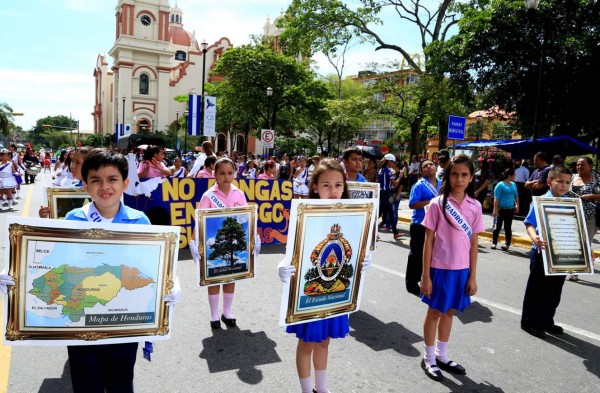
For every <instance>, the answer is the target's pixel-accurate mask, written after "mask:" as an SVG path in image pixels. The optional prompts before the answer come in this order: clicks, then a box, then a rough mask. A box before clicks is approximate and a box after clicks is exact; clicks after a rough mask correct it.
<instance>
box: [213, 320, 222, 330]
mask: <svg viewBox="0 0 600 393" xmlns="http://www.w3.org/2000/svg"><path fill="white" fill-rule="evenodd" d="M210 327H211V329H221V321H218V320H217V321H210Z"/></svg>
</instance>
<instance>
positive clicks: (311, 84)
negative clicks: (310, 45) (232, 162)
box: [207, 43, 329, 137]
mask: <svg viewBox="0 0 600 393" xmlns="http://www.w3.org/2000/svg"><path fill="white" fill-rule="evenodd" d="M213 72H214V73H215V74H218V75H221V76H222V77H223V80H222V81H220V82H217V83H215V84H214V87H210V88H207V91H210V92H211V93H212V94H214V95H216V96H217V110H218V111H219V116H217V118H219V117H223V118H224V119H225V123H219V124H221V126H222V127H232V126H236V127H238V128H242V129H243V130H245V132H246V134H247V135H248V133H249V132H250V130H252V129H257V128H262V127H265V128H266V127H267V126H269V127H271V128H273V126H275V127H274V128H275V129H276V132H277V134H278V135H279V136H288V137H289V136H292V135H293V133H294V131H295V130H302V129H304V125H305V124H306V121H307V120H308V119H309V118H310V117H311V116H312V115H313V114H314V113H317V112H318V111H320V110H321V109H322V108H323V107H324V99H326V98H328V97H329V93H328V92H327V88H326V86H325V85H324V84H323V82H321V81H317V80H315V78H314V75H313V74H312V73H311V72H310V70H309V69H308V67H306V65H305V64H303V63H299V62H297V61H296V59H294V58H293V57H289V56H284V55H281V54H278V53H276V52H275V51H274V49H273V48H272V47H270V46H269V45H267V44H262V43H256V44H252V45H243V46H240V47H237V48H233V49H230V50H228V51H226V52H225V53H224V54H223V56H222V57H221V59H219V61H218V62H217V64H216V66H215V68H214V70H213ZM207 87H208V86H207ZM268 87H270V88H271V89H272V90H273V94H272V96H271V97H270V98H269V97H268V96H267V88H268ZM218 121H219V120H218Z"/></svg>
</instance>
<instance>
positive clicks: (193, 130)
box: [188, 94, 202, 136]
mask: <svg viewBox="0 0 600 393" xmlns="http://www.w3.org/2000/svg"><path fill="white" fill-rule="evenodd" d="M188 112H189V114H188V135H195V136H200V135H202V130H201V129H200V124H201V121H202V117H201V116H202V97H201V96H200V95H198V94H190V96H189V98H188Z"/></svg>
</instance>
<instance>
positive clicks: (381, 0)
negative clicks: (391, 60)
mask: <svg viewBox="0 0 600 393" xmlns="http://www.w3.org/2000/svg"><path fill="white" fill-rule="evenodd" d="M424 3H425V2H424V1H422V0H414V1H411V2H410V3H404V2H398V1H396V0H378V1H377V0H358V1H357V2H354V3H353V4H352V5H348V4H347V3H345V2H342V1H340V0H293V1H292V3H291V5H290V6H289V7H288V9H287V11H286V14H285V17H284V18H282V19H281V22H280V26H281V27H284V28H285V32H284V35H283V37H282V41H283V46H284V48H285V49H286V50H288V51H290V53H302V54H304V55H312V54H313V53H315V52H323V53H329V52H330V51H331V49H332V48H335V47H339V46H342V45H344V44H345V43H347V42H348V41H349V40H350V39H351V38H352V37H356V38H358V39H359V40H360V41H362V42H370V43H372V44H373V45H374V46H375V50H384V49H385V50H392V51H395V52H397V53H398V54H399V55H400V56H402V58H403V59H404V61H405V62H406V63H407V64H408V66H409V67H410V69H411V70H412V71H413V72H415V73H416V74H417V75H422V76H424V75H432V73H431V72H430V71H429V70H428V68H427V62H428V51H427V48H428V46H429V45H431V44H432V43H435V42H439V41H444V40H445V39H446V37H447V35H448V34H449V30H450V29H451V27H452V26H454V25H455V24H456V23H457V19H458V16H457V14H456V12H455V7H454V1H453V0H442V1H440V2H439V3H436V4H437V6H431V7H430V8H428V4H424ZM387 8H392V9H394V11H395V12H396V14H397V15H398V18H399V19H400V21H408V22H409V23H413V24H414V25H415V26H416V28H417V29H418V32H419V34H420V38H421V46H422V48H423V51H424V56H425V67H424V68H422V67H421V65H420V64H419V63H418V62H417V61H416V60H415V59H414V58H413V55H412V54H410V53H409V52H408V51H407V50H406V49H405V48H404V47H403V46H402V44H400V43H397V42H393V41H388V40H386V39H384V38H383V36H382V35H381V32H379V31H378V25H382V21H381V19H380V17H379V15H380V14H381V13H382V11H383V10H384V9H387ZM379 30H381V29H379ZM435 71H436V72H437V73H438V77H439V75H443V72H444V71H445V70H439V69H435ZM427 86H435V85H427ZM422 91H423V95H422V96H418V97H416V104H417V105H416V108H415V111H414V116H412V120H411V122H410V133H411V138H410V150H411V154H415V153H416V151H417V149H418V141H419V140H420V133H421V127H422V123H423V120H424V119H425V116H426V114H427V104H428V100H429V97H430V96H431V95H432V92H430V91H425V90H424V89H423V90H422ZM446 131H447V130H445V129H441V130H440V133H444V134H445V132H446ZM442 140H444V141H445V138H442Z"/></svg>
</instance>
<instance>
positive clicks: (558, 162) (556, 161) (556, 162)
mask: <svg viewBox="0 0 600 393" xmlns="http://www.w3.org/2000/svg"><path fill="white" fill-rule="evenodd" d="M564 164H565V159H564V158H563V156H561V155H560V154H556V155H554V157H552V165H551V166H552V167H555V166H564Z"/></svg>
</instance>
